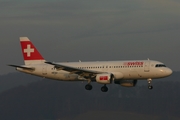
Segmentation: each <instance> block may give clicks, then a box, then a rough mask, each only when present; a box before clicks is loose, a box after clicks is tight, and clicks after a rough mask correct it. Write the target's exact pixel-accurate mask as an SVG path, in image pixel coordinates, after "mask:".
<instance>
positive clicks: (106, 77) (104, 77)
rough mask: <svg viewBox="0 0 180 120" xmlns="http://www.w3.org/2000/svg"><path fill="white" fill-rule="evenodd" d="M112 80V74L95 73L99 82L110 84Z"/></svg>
mask: <svg viewBox="0 0 180 120" xmlns="http://www.w3.org/2000/svg"><path fill="white" fill-rule="evenodd" d="M112 80H113V75H112V74H97V75H96V82H98V83H101V84H110V83H111V82H112Z"/></svg>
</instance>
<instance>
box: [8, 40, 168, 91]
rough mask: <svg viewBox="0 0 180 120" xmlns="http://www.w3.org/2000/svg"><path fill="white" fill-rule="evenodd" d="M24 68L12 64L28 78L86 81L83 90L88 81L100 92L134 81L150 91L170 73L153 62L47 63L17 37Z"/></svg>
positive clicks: (29, 45)
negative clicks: (139, 82)
mask: <svg viewBox="0 0 180 120" xmlns="http://www.w3.org/2000/svg"><path fill="white" fill-rule="evenodd" d="M20 43H21V49H22V54H23V58H24V63H25V65H12V64H10V65H9V66H12V67H15V68H16V70H18V71H20V72H24V73H28V74H31V75H36V76H40V77H43V78H49V79H54V80H60V81H87V85H85V89H86V90H92V85H91V82H97V83H100V84H103V86H102V87H101V91H102V92H107V91H108V87H107V86H106V85H107V84H112V83H115V84H118V85H121V86H125V87H134V86H136V84H137V82H138V80H147V83H148V88H149V89H153V86H152V84H151V83H152V80H153V79H158V78H164V77H167V76H170V75H171V74H172V70H171V69H170V68H168V67H166V66H165V64H163V63H162V62H159V61H155V60H149V59H147V60H124V61H92V62H81V61H79V62H49V61H46V60H45V59H44V58H43V56H42V55H41V54H40V52H39V51H38V50H37V49H36V47H35V46H34V45H33V43H32V42H31V41H30V40H29V39H28V37H20Z"/></svg>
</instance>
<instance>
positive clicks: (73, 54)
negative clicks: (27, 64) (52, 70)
mask: <svg viewBox="0 0 180 120" xmlns="http://www.w3.org/2000/svg"><path fill="white" fill-rule="evenodd" d="M179 11H180V1H178V0H158V1H156V0H151V1H149V0H111V1H109V0H98V1H97V0H91V1H84V0H76V1H74V0H51V1H49V0H24V1H21V0H16V2H15V1H14V0H1V1H0V31H1V34H0V56H1V58H0V61H1V63H0V74H6V73H9V72H14V71H15V70H14V69H13V68H11V67H7V66H6V64H9V63H11V64H23V60H22V54H21V49H20V44H19V37H21V36H27V37H29V39H31V41H33V43H34V44H35V46H36V47H37V48H38V49H39V51H40V52H41V53H42V55H43V56H44V57H45V58H46V59H47V60H48V61H56V62H63V61H78V60H82V61H91V60H93V61H101V60H129V59H133V60H134V59H135V60H136V59H147V58H150V59H153V60H158V61H161V62H163V63H165V64H166V65H167V66H168V67H170V68H172V69H173V70H174V71H179V70H180V66H179V61H180V55H179V51H180V14H179Z"/></svg>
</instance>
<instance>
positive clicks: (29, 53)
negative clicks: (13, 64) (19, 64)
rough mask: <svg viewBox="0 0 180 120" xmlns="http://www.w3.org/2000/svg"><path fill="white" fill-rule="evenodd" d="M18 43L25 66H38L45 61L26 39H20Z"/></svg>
mask: <svg viewBox="0 0 180 120" xmlns="http://www.w3.org/2000/svg"><path fill="white" fill-rule="evenodd" d="M20 42H21V48H22V53H23V57H24V61H25V64H38V63H42V62H44V61H45V60H44V58H43V57H42V55H41V54H40V53H39V51H38V50H37V49H36V47H35V46H34V45H33V43H32V42H31V41H30V40H29V39H28V38H27V37H20Z"/></svg>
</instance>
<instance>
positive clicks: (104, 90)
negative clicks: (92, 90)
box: [101, 84, 108, 92]
mask: <svg viewBox="0 0 180 120" xmlns="http://www.w3.org/2000/svg"><path fill="white" fill-rule="evenodd" d="M101 91H102V92H107V91H108V87H106V84H105V85H104V86H102V87H101Z"/></svg>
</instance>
